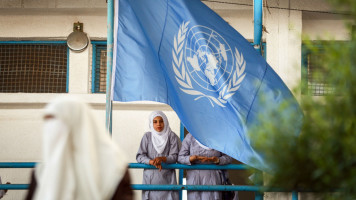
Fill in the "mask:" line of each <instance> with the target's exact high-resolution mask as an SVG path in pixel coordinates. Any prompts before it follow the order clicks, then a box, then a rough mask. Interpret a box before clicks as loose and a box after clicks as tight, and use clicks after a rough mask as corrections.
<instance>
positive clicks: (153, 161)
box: [149, 157, 167, 171]
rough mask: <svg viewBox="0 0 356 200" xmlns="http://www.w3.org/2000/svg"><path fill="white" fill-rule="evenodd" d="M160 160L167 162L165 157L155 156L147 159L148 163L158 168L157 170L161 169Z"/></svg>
mask: <svg viewBox="0 0 356 200" xmlns="http://www.w3.org/2000/svg"><path fill="white" fill-rule="evenodd" d="M162 162H167V158H166V157H156V158H155V159H153V160H150V161H149V164H150V165H153V166H155V167H156V168H158V169H159V171H161V170H162Z"/></svg>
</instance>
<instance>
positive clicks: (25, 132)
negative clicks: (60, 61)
mask: <svg viewBox="0 0 356 200" xmlns="http://www.w3.org/2000/svg"><path fill="white" fill-rule="evenodd" d="M231 2H234V1H231ZM235 2H236V1H235ZM269 2H270V5H271V6H280V7H285V8H288V6H290V5H288V4H286V2H287V1H285V2H284V1H278V2H279V4H277V3H278V2H277V1H269ZM291 2H292V3H293V4H292V6H295V7H297V8H300V9H312V8H314V7H312V5H309V4H308V3H309V2H310V1H291ZM298 2H299V3H298ZM319 2H322V1H321V0H320V1H319ZM241 3H246V4H251V3H252V1H250V0H248V1H247V0H245V1H241ZM207 4H208V5H209V6H211V7H212V8H214V9H215V10H216V11H217V13H218V14H220V15H221V16H222V17H223V18H224V19H225V20H226V21H227V22H229V23H230V25H232V26H233V27H234V28H235V29H236V30H237V31H239V32H240V33H241V34H242V35H243V36H244V37H246V39H248V40H250V41H252V40H253V12H252V7H251V6H242V5H240V6H239V5H229V4H223V5H222V4H216V3H207ZM313 5H314V4H313ZM318 9H321V10H325V9H328V6H327V5H325V4H321V6H319V7H318ZM270 12H271V13H269V12H268V11H267V10H266V9H265V12H264V25H265V27H266V29H267V31H268V32H269V33H264V34H263V40H264V41H265V42H266V43H267V61H268V63H269V64H270V65H271V66H272V67H273V69H275V70H276V72H277V73H278V74H279V75H280V76H281V78H282V79H283V80H284V81H285V82H286V84H287V85H288V87H289V88H291V89H292V88H294V87H295V86H297V85H298V84H299V82H300V74H301V72H300V65H301V43H302V39H301V36H302V34H308V35H310V37H311V38H313V39H317V38H320V37H322V38H325V36H324V33H325V32H329V34H330V35H332V36H333V37H334V38H336V39H340V40H345V39H348V32H347V31H346V29H345V28H344V26H343V24H344V22H343V21H342V20H341V19H340V18H337V17H335V16H329V15H328V16H324V15H317V14H313V15H311V14H308V13H305V12H302V11H288V10H285V9H276V8H271V9H270ZM77 21H80V22H82V23H84V31H85V32H86V33H87V35H88V37H89V38H90V39H92V40H95V39H105V38H106V4H105V1H104V0H100V1H96V0H81V1H68V0H40V1H34V0H31V1H28V0H2V1H0V40H14V39H15V40H16V39H41V40H47V39H50V38H52V39H53V38H55V39H62V40H65V39H66V37H67V36H68V35H69V34H70V33H71V32H72V29H73V23H74V22H77ZM330 27H333V28H332V29H331V28H330ZM335 27H337V28H335ZM90 76H91V48H90V47H89V48H87V49H86V50H85V51H83V52H81V53H75V52H72V51H71V52H70V55H69V95H77V96H79V97H81V98H83V99H84V100H86V101H87V102H88V103H90V104H91V105H92V106H93V108H94V109H95V112H96V113H97V115H99V116H100V117H101V119H102V120H103V121H104V120H105V95H103V94H90V85H91V83H90V80H91V79H90ZM58 95H60V94H24V93H16V94H6V93H0V147H1V151H0V162H37V161H40V155H41V127H42V120H41V118H42V114H41V112H42V108H43V107H44V106H45V105H46V103H48V102H49V101H50V100H51V99H53V98H55V97H56V96H58ZM296 95H297V96H298V94H296ZM153 110H163V111H165V112H166V114H167V116H168V118H169V121H170V125H171V127H172V129H173V131H175V132H176V133H177V134H178V135H179V131H180V120H179V118H178V117H177V115H176V114H175V112H173V111H172V109H171V108H170V107H169V106H167V105H164V104H160V103H152V102H139V103H118V102H115V103H114V106H113V139H114V140H115V141H116V142H117V143H118V144H119V145H120V146H121V147H122V148H123V149H125V150H127V154H128V157H129V158H130V162H135V154H136V151H137V149H138V146H139V142H140V140H141V137H142V135H143V133H144V132H145V131H146V130H147V129H148V119H147V118H148V115H149V113H150V112H151V111H153ZM131 171H132V177H133V183H141V181H142V170H137V169H134V170H131ZM30 172H31V169H0V175H1V176H2V180H3V182H6V181H10V182H12V183H27V182H28V179H29V175H30ZM25 193H26V191H16V190H10V191H9V192H8V195H6V196H5V198H4V199H13V200H15V199H16V200H17V199H22V198H23V196H24V195H25ZM139 193H140V192H137V197H140V195H139ZM273 195H275V194H267V196H266V199H287V198H286V196H284V195H283V194H278V195H277V196H273ZM288 198H289V197H288ZM138 199H139V198H138ZM289 199H290V198H289Z"/></svg>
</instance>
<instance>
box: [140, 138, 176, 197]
mask: <svg viewBox="0 0 356 200" xmlns="http://www.w3.org/2000/svg"><path fill="white" fill-rule="evenodd" d="M151 134H152V133H151V132H147V133H145V135H144V136H143V137H142V140H141V145H140V148H139V150H138V152H137V154H136V160H137V162H139V163H144V164H149V161H150V160H152V159H154V158H156V157H162V156H165V157H167V163H176V162H177V158H178V152H179V147H180V146H181V142H180V140H179V138H178V136H177V135H176V134H175V133H174V132H172V131H171V132H170V133H169V137H168V141H167V144H166V147H165V149H164V151H163V152H162V153H161V154H158V153H157V151H156V149H155V148H154V147H153V144H152V140H151ZM143 184H153V185H177V180H176V171H175V170H174V169H162V170H161V171H159V170H156V169H145V170H144V171H143ZM142 199H152V200H170V199H173V200H176V199H179V193H178V191H142Z"/></svg>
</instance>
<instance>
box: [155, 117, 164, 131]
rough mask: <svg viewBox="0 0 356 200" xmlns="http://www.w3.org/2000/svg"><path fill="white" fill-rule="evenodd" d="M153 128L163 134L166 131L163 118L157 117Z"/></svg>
mask: <svg viewBox="0 0 356 200" xmlns="http://www.w3.org/2000/svg"><path fill="white" fill-rule="evenodd" d="M153 128H154V129H155V130H156V131H157V132H161V131H162V130H163V129H164V122H163V118H162V117H160V116H157V117H155V118H154V119H153Z"/></svg>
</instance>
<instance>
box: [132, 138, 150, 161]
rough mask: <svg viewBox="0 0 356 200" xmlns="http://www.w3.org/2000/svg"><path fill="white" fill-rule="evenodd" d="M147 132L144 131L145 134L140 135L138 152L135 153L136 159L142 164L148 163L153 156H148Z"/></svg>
mask: <svg viewBox="0 0 356 200" xmlns="http://www.w3.org/2000/svg"><path fill="white" fill-rule="evenodd" d="M148 137H149V134H148V133H145V135H144V136H143V137H142V140H141V143H140V147H139V149H138V152H137V154H136V160H137V162H138V163H144V164H147V165H148V164H149V162H150V160H151V159H153V158H150V157H148V143H149V141H150V140H149V139H148Z"/></svg>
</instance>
